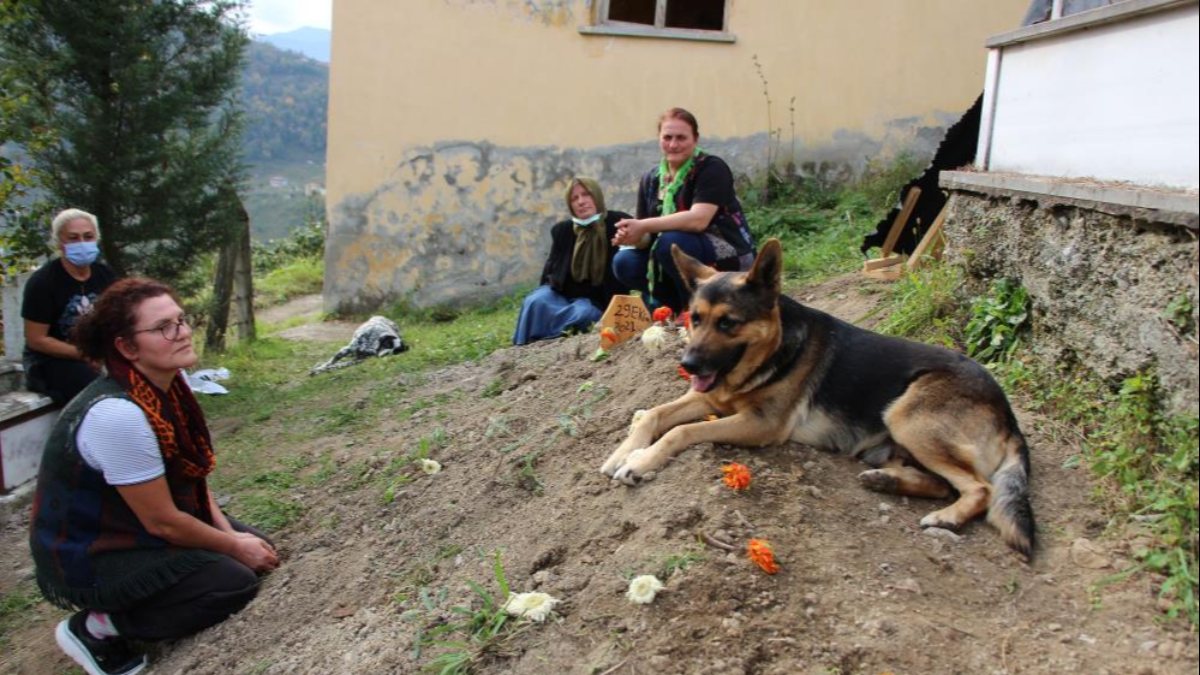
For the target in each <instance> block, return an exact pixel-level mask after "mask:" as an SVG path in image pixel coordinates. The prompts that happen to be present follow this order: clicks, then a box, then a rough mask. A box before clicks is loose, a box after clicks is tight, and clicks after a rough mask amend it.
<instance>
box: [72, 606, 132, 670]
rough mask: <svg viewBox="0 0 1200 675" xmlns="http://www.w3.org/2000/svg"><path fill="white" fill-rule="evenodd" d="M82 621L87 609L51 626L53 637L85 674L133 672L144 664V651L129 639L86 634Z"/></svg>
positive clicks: (85, 617)
mask: <svg viewBox="0 0 1200 675" xmlns="http://www.w3.org/2000/svg"><path fill="white" fill-rule="evenodd" d="M85 621H87V610H83V611H81V612H76V613H74V614H72V615H71V618H69V619H63V620H62V621H60V622H59V624H58V627H57V628H55V629H54V639H55V640H56V641H57V642H58V646H59V648H60V649H62V650H63V651H64V652H66V654H67V656H69V657H71V658H72V659H74V660H75V663H78V664H79V665H80V666H82V667H83V669H84V670H85V671H87V673H88V675H133V674H134V673H140V672H141V671H142V669H143V668H145V667H146V655H145V654H142V653H140V652H138V651H136V650H135V649H133V647H132V646H130V644H129V641H128V640H125V639H124V638H120V637H115V638H109V639H107V640H97V639H96V638H94V637H92V636H91V635H89V634H88V632H87V628H86V627H85V626H84V622H85Z"/></svg>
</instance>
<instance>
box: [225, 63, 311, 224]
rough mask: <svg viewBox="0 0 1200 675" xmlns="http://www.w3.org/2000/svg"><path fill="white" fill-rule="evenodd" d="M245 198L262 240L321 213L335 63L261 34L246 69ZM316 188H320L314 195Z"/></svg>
mask: <svg viewBox="0 0 1200 675" xmlns="http://www.w3.org/2000/svg"><path fill="white" fill-rule="evenodd" d="M241 99H242V107H243V110H245V113H246V120H245V122H246V126H245V130H244V131H243V134H242V146H243V152H242V159H243V160H244V161H245V162H246V164H247V167H248V169H249V175H248V176H247V179H248V180H247V184H246V192H245V193H244V194H243V199H244V202H245V205H246V210H247V211H248V212H249V213H250V231H251V234H252V235H253V236H254V238H255V239H256V240H263V239H275V238H279V237H283V236H285V235H287V233H288V232H290V231H292V230H293V229H295V228H297V227H300V226H301V225H304V224H305V223H306V222H308V221H309V220H311V219H312V218H313V214H314V213H320V212H321V211H322V210H323V208H324V207H323V206H319V204H322V203H323V202H321V201H320V199H321V197H320V195H321V193H322V192H323V188H322V186H323V185H324V184H325V116H326V107H327V106H328V102H329V66H328V65H327V64H324V63H321V62H320V61H315V60H313V59H310V58H308V57H307V56H304V55H303V54H300V53H299V52H295V51H285V50H282V49H279V48H277V47H275V46H274V45H271V44H268V43H266V42H259V41H254V42H251V43H250V44H249V46H248V47H247V49H246V67H245V70H244V71H243V73H242V90H241ZM314 195H315V196H314Z"/></svg>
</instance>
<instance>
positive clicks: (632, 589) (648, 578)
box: [625, 574, 663, 605]
mask: <svg viewBox="0 0 1200 675" xmlns="http://www.w3.org/2000/svg"><path fill="white" fill-rule="evenodd" d="M662 589H663V583H662V582H661V581H659V580H658V577H656V576H654V575H653V574H643V575H641V576H636V577H634V578H633V579H630V580H629V590H628V591H627V592H626V593H625V597H626V598H629V601H630V602H632V603H633V604H635V605H648V604H650V603H651V602H654V596H655V595H656V594H657V593H658V592H659V591H661V590H662Z"/></svg>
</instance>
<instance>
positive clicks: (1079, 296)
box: [945, 191, 1200, 415]
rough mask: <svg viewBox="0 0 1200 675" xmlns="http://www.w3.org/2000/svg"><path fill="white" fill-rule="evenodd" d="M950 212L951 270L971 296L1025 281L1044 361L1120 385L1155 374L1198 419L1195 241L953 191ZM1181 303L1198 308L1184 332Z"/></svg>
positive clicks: (1025, 201)
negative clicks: (1176, 313)
mask: <svg viewBox="0 0 1200 675" xmlns="http://www.w3.org/2000/svg"><path fill="white" fill-rule="evenodd" d="M946 208H947V209H948V211H947V217H946V225H945V232H946V240H947V242H948V243H947V247H946V256H947V259H948V260H950V261H952V262H954V263H956V264H960V265H962V266H963V267H964V269H965V270H966V271H967V272H968V274H969V275H970V277H971V278H973V279H975V280H977V281H976V283H977V284H978V288H975V289H973V291H979V292H982V291H983V290H984V285H983V282H984V281H986V280H988V279H995V278H1001V277H1008V278H1012V279H1017V280H1019V281H1020V282H1021V284H1022V285H1023V286H1024V287H1025V288H1026V289H1027V290H1028V291H1029V296H1030V299H1031V303H1032V307H1033V312H1032V316H1031V324H1032V327H1033V332H1034V340H1033V344H1034V345H1035V353H1036V354H1037V355H1038V356H1039V357H1040V358H1041V359H1042V360H1043V361H1045V362H1046V363H1049V364H1078V365H1082V366H1084V367H1086V368H1087V369H1089V370H1091V371H1092V372H1094V373H1096V374H1097V375H1099V376H1100V377H1103V378H1107V379H1110V380H1113V381H1119V380H1120V379H1123V378H1126V377H1129V376H1131V375H1133V374H1135V373H1138V372H1140V371H1143V370H1145V369H1149V368H1153V369H1154V370H1156V371H1157V373H1158V375H1159V380H1160V382H1161V385H1162V387H1163V389H1164V391H1166V392H1168V394H1169V397H1170V403H1171V406H1172V408H1173V409H1174V410H1175V411H1176V412H1179V413H1186V414H1191V415H1195V414H1196V411H1197V409H1198V406H1197V396H1198V395H1200V394H1198V390H1200V369H1198V368H1197V363H1198V361H1197V346H1196V342H1195V339H1196V337H1197V307H1200V299H1198V298H1197V281H1196V280H1197V276H1198V274H1200V270H1198V263H1197V260H1198V258H1197V255H1198V249H1197V239H1196V234H1195V232H1194V231H1193V230H1189V229H1188V228H1187V227H1185V226H1181V225H1170V224H1165V223H1159V222H1154V220H1153V218H1154V215H1153V212H1149V213H1147V212H1145V210H1137V209H1134V210H1133V215H1130V213H1122V212H1121V211H1122V209H1108V211H1110V212H1105V211H1106V210H1105V209H1100V210H1097V209H1092V208H1084V207H1081V206H1075V205H1070V204H1063V203H1061V202H1056V200H1054V199H1053V198H1046V199H1044V200H1041V201H1038V200H1035V199H1030V198H1020V197H1013V196H1006V195H995V194H993V195H986V194H977V193H973V192H957V191H956V192H951V194H950V200H949V202H948V203H947V206H946ZM1138 211H1141V213H1137V212H1138ZM1193 218H1194V216H1193ZM1179 298H1186V299H1187V302H1188V304H1189V306H1190V308H1191V309H1190V312H1189V314H1188V316H1187V317H1186V318H1185V319H1183V321H1182V323H1183V324H1184V325H1183V326H1182V327H1180V326H1176V325H1173V324H1172V321H1171V320H1170V319H1169V317H1170V316H1171V314H1170V313H1169V312H1168V311H1167V307H1168V305H1170V304H1171V303H1172V302H1174V301H1177V299H1179ZM1180 319H1181V317H1175V320H1176V321H1178V320H1180Z"/></svg>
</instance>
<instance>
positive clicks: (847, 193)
mask: <svg viewBox="0 0 1200 675" xmlns="http://www.w3.org/2000/svg"><path fill="white" fill-rule="evenodd" d="M920 172H921V165H920V164H919V163H918V162H916V161H915V160H913V159H912V158H910V157H908V156H901V157H898V158H897V159H895V160H893V161H892V162H890V163H888V164H884V165H872V166H869V167H868V168H867V170H866V171H865V172H864V173H863V175H862V176H861V177H860V178H859V179H858V180H856V181H854V182H853V183H851V184H849V185H846V186H841V187H838V186H832V185H826V184H822V183H819V182H812V181H810V182H806V183H802V184H800V185H799V186H796V187H791V188H788V189H782V188H778V187H777V188H775V191H774V194H776V195H778V196H776V197H774V198H773V200H772V202H771V203H770V204H768V205H753V206H750V207H749V208H747V209H746V218H747V220H749V222H750V228H751V230H752V231H753V232H754V235H755V236H756V237H757V238H758V241H759V242H760V243H761V242H763V241H766V240H767V239H768V238H770V237H775V238H777V239H779V240H780V243H781V244H783V248H784V251H786V255H785V256H784V274H785V275H786V276H787V278H788V279H789V280H790V281H794V282H802V283H812V282H815V281H820V280H821V279H825V278H828V277H831V276H836V275H839V274H844V273H846V272H852V271H854V270H855V269H857V268H858V266H859V265H860V264H861V263H862V261H863V254H862V252H861V251H860V250H859V246H860V245H861V244H862V239H863V237H864V236H865V235H867V234H869V233H870V232H871V231H872V228H873V227H874V225H875V224H876V223H877V222H879V220H881V219H882V218H883V217H884V216H886V215H887V212H888V211H889V210H890V209H891V208H892V207H893V206H895V205H896V202H897V201H898V195H899V191H900V188H901V187H902V186H903V185H904V183H906V182H908V181H909V180H911V179H913V178H915V177H916V176H917V175H918V174H919V173H920ZM751 192H753V191H752V190H751ZM748 196H749V197H751V198H750V199H747V200H746V202H745V203H753V202H756V201H757V200H756V199H753V195H752V194H750V195H748Z"/></svg>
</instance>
